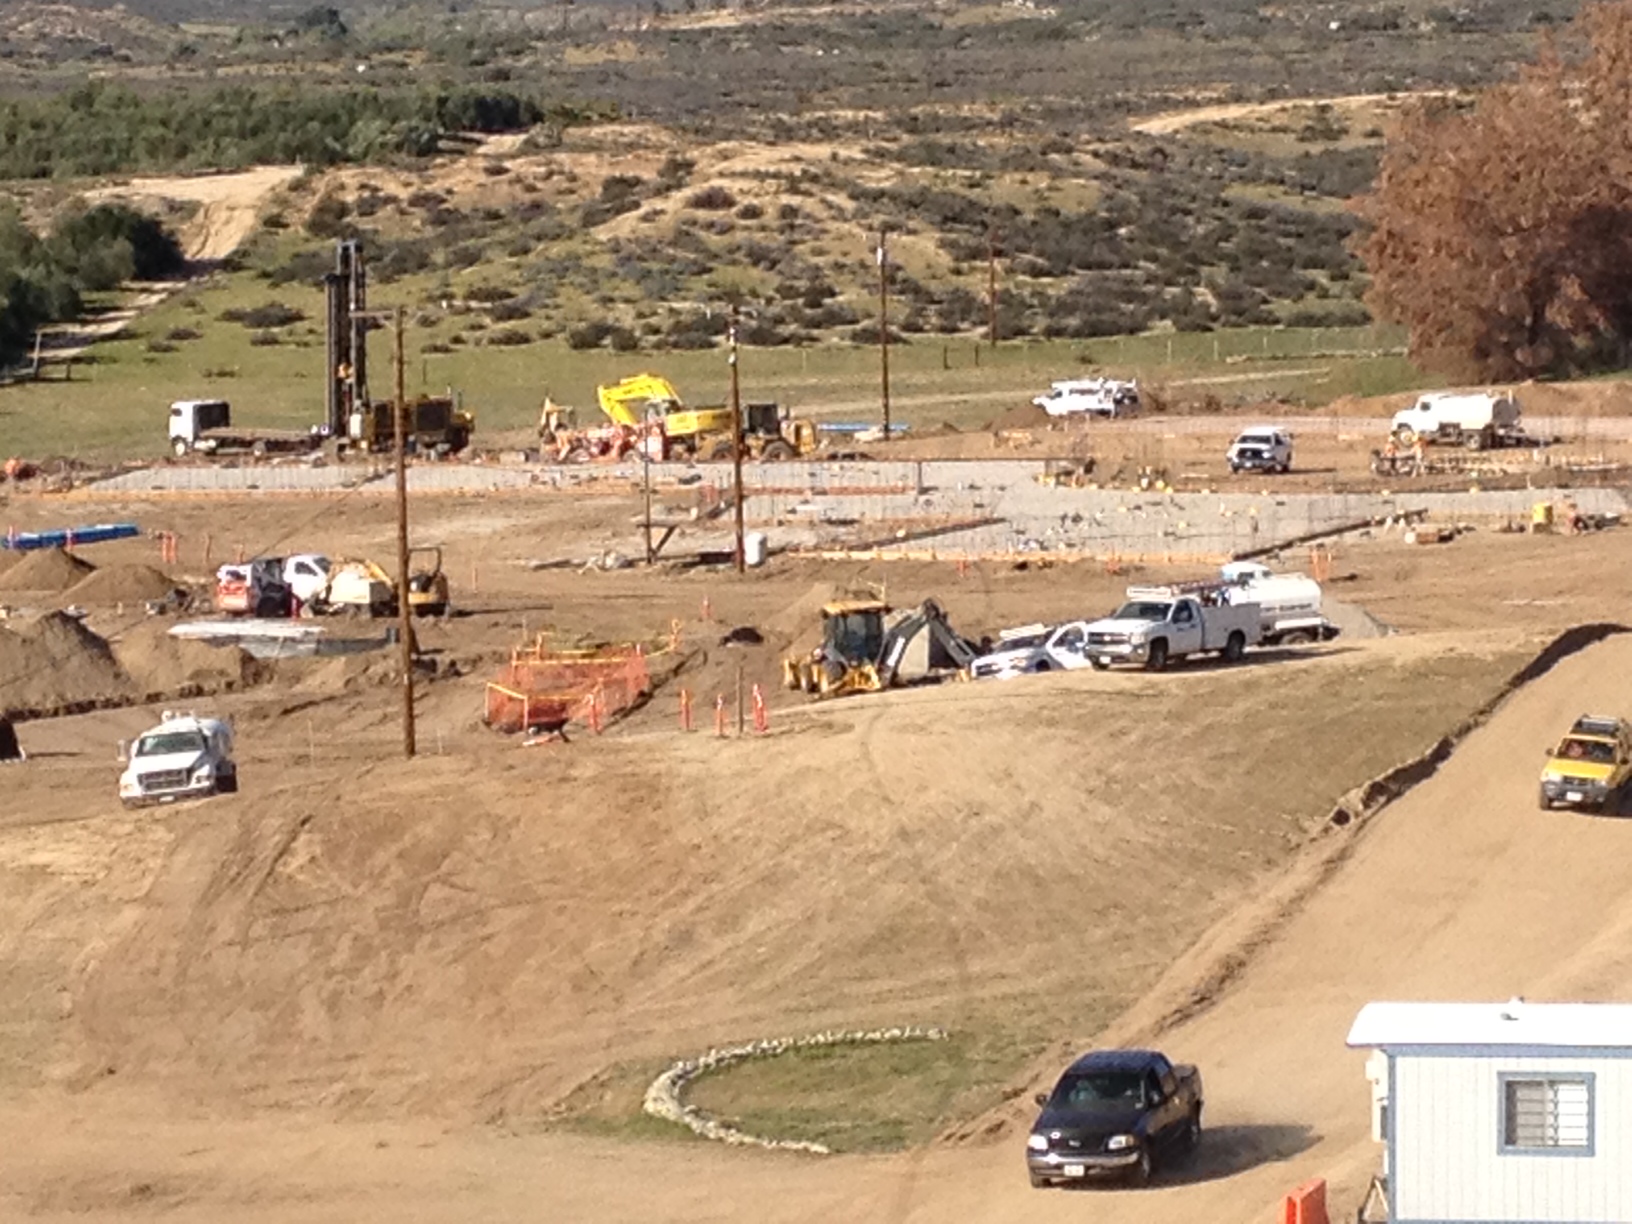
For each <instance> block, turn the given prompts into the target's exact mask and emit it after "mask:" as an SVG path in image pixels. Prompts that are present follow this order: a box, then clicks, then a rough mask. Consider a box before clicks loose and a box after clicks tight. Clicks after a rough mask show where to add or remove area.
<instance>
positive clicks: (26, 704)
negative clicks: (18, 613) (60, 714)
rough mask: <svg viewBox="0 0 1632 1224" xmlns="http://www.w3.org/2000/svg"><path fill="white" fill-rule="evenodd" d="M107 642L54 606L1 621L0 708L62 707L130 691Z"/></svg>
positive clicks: (127, 694) (110, 698)
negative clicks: (23, 617)
mask: <svg viewBox="0 0 1632 1224" xmlns="http://www.w3.org/2000/svg"><path fill="white" fill-rule="evenodd" d="M131 695H132V694H131V683H130V678H129V677H128V676H127V675H125V673H124V671H123V670H121V668H120V667H119V663H118V661H117V660H116V659H115V658H114V657H113V652H112V651H111V650H110V649H109V648H108V644H107V642H105V641H103V640H102V639H101V638H100V637H98V636H97V635H96V634H94V633H92V632H91V631H90V630H89V629H87V628H85V626H84V625H82V624H80V623H79V622H78V621H77V620H75V619H73V618H72V617H70V616H64V615H63V614H62V613H60V612H53V613H50V614H49V615H47V616H42V617H39V618H38V619H35V620H26V621H8V622H6V623H5V624H4V625H0V710H13V711H21V710H36V711H49V710H62V709H67V708H71V707H74V706H82V705H95V704H98V703H102V702H109V701H118V700H121V699H126V698H129V697H130V696H131Z"/></svg>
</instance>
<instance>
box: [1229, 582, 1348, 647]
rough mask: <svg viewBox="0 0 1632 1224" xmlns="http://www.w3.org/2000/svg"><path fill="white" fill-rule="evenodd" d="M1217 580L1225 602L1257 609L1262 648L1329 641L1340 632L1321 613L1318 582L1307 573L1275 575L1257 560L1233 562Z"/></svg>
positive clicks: (1320, 595) (1320, 594) (1321, 597)
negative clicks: (1250, 605) (1261, 634)
mask: <svg viewBox="0 0 1632 1224" xmlns="http://www.w3.org/2000/svg"><path fill="white" fill-rule="evenodd" d="M1219 577H1220V579H1221V580H1222V582H1223V591H1224V598H1225V599H1226V600H1227V601H1228V602H1230V603H1232V604H1249V603H1250V604H1256V605H1257V606H1258V613H1259V617H1260V620H1261V625H1262V631H1263V644H1264V645H1265V646H1297V645H1302V644H1304V643H1308V642H1328V641H1330V640H1331V639H1332V638H1335V637H1336V636H1337V635H1338V633H1339V632H1341V631H1340V630H1339V629H1338V627H1337V626H1336V625H1334V624H1332V622H1331V621H1329V620H1327V619H1326V617H1325V615H1324V614H1323V613H1322V611H1321V605H1322V601H1323V599H1324V594H1323V592H1322V591H1321V589H1320V583H1318V582H1316V581H1315V580H1314V579H1313V578H1311V577H1309V575H1307V574H1277V573H1275V572H1273V571H1272V570H1271V569H1270V568H1269V567H1268V566H1267V565H1262V564H1260V563H1259V562H1257V561H1232V562H1230V563H1229V564H1228V565H1226V566H1224V568H1223V569H1222V570H1221V571H1220V573H1219Z"/></svg>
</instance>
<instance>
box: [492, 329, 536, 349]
mask: <svg viewBox="0 0 1632 1224" xmlns="http://www.w3.org/2000/svg"><path fill="white" fill-rule="evenodd" d="M532 342H533V337H531V336H530V335H528V334H527V333H526V332H524V331H522V330H520V329H519V328H515V327H501V328H498V329H497V330H496V331H491V332H489V333H488V335H487V343H489V344H491V345H493V346H494V347H496V348H514V347H516V346H517V345H520V344H531V343H532Z"/></svg>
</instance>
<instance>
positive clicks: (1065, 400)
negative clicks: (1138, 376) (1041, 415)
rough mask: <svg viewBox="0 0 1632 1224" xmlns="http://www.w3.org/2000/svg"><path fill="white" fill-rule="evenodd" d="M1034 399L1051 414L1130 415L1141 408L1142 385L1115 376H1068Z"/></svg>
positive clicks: (1057, 415)
mask: <svg viewBox="0 0 1632 1224" xmlns="http://www.w3.org/2000/svg"><path fill="white" fill-rule="evenodd" d="M1031 402H1032V403H1033V404H1036V405H1037V407H1039V408H1041V409H1042V410H1043V411H1044V412H1046V413H1048V415H1049V416H1052V417H1067V416H1100V417H1119V416H1129V415H1131V414H1133V413H1135V412H1138V411H1139V384H1138V383H1137V382H1118V381H1117V380H1116V379H1114V378H1073V379H1065V380H1063V381H1061V382H1056V383H1053V384H1052V385H1051V386H1050V387H1049V390H1048V394H1047V395H1039V396H1038V397H1037V398H1036V399H1034V400H1032V401H1031Z"/></svg>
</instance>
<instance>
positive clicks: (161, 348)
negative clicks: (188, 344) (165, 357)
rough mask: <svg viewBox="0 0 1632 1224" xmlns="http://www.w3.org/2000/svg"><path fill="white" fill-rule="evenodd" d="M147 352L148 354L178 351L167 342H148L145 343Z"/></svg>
mask: <svg viewBox="0 0 1632 1224" xmlns="http://www.w3.org/2000/svg"><path fill="white" fill-rule="evenodd" d="M147 351H148V352H150V353H175V352H180V350H179V349H178V348H177V347H176V346H175V345H174V344H171V343H170V342H169V341H168V340H149V341H148V342H147Z"/></svg>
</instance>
